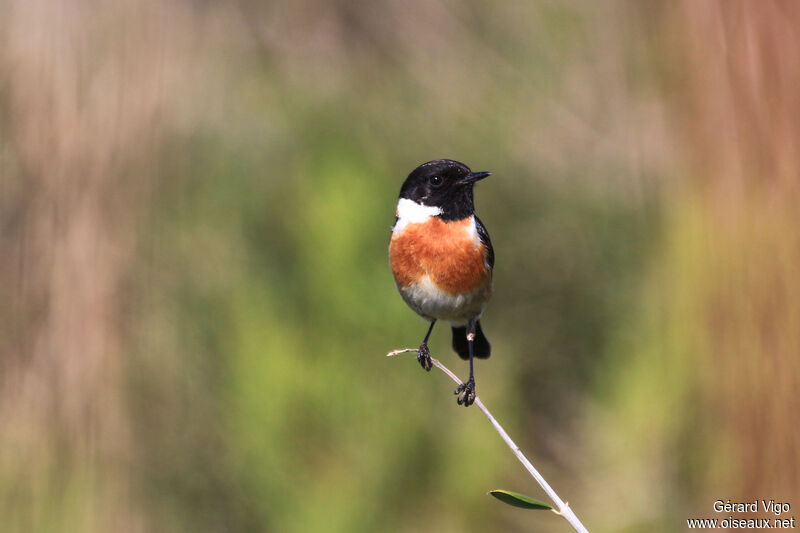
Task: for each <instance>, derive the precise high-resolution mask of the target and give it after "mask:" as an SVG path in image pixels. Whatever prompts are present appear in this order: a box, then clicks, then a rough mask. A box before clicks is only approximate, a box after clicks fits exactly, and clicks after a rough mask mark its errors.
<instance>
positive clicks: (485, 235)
mask: <svg viewBox="0 0 800 533" xmlns="http://www.w3.org/2000/svg"><path fill="white" fill-rule="evenodd" d="M475 227H476V228H477V229H478V238H479V239H480V240H481V242H482V243H483V245H484V246H486V264H487V265H489V269H493V268H494V248H492V239H490V238H489V232H488V231H486V226H484V225H483V222H481V219H479V218H478V216H477V215H476V216H475Z"/></svg>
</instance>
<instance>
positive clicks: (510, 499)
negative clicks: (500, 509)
mask: <svg viewBox="0 0 800 533" xmlns="http://www.w3.org/2000/svg"><path fill="white" fill-rule="evenodd" d="M489 494H491V495H492V496H494V497H495V498H497V499H498V500H500V501H501V502H503V503H507V504H508V505H513V506H514V507H522V508H523V509H538V510H544V511H546V510H551V509H553V506H552V505H547V504H546V503H544V502H540V501H539V500H534V499H533V498H529V497H527V496H525V495H524V494H520V493H518V492H511V491H510V490H500V489H495V490H490V491H489Z"/></svg>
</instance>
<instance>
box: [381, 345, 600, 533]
mask: <svg viewBox="0 0 800 533" xmlns="http://www.w3.org/2000/svg"><path fill="white" fill-rule="evenodd" d="M409 352H414V353H416V352H417V350H416V348H403V349H401V350H394V351H391V352H389V353H387V354H386V357H391V356H393V355H400V354H402V353H409ZM431 361H432V362H433V366H435V367H436V368H438V369H439V370H441V371H442V372H444V373H445V374H447V375H448V376H450V379H452V380H453V381H455V382H456V383H458V384H459V385H461V383H462V382H461V380H460V379H458V376H456V375H455V374H453V373H452V372H451V371H450V369H449V368H447V367H446V366H444V365H443V364H442V363H440V362H439V360H438V359H434V358H433V357H431ZM475 405H477V406H478V408H479V409H480V410H481V411H483V414H485V415H486V418H488V419H489V422H491V423H492V426H494V429H495V430H496V431H497V433H499V434H500V436H501V437H502V438H503V440H504V441H505V442H506V444H507V445H508V447H509V448H511V451H512V452H514V455H516V456H517V459H519V461H520V462H521V463H522V464H523V466H525V469H526V470H527V471H528V472H530V474H531V476H533V479H535V480H536V482H537V483H538V484H539V486H540V487H542V489H543V490H544V491H545V492H546V493H547V495H548V496H549V497H550V499H551V500H553V503H555V504H556V508H555V509H553V512H554V513H556V514H558V515H561V516H563V517H564V519H565V520H566V521H567V522H569V524H570V525H571V526H572V527H573V528H574V529H575V531H578V532H579V533H589V532H588V530H587V529H586V528H585V527H584V526H583V524H581V521H580V520H578V517H577V516H575V513H573V512H572V509H571V508H570V507H569V504H568V503H565V502H564V501H563V500H562V499H561V498H559V497H558V494H556V491H554V490H553V488H552V487H551V486H550V484H549V483H548V482H547V481H545V479H544V478H543V477H542V475H541V474H540V473H539V471H538V470H536V468H534V466H533V465H532V464H531V462H530V461H528V458H527V457H525V455H524V454H523V453H522V451H521V450H520V449H519V446H517V445H516V444H515V443H514V441H513V440H511V437H509V436H508V433H506V430H504V429H503V426H501V425H500V423H499V422H498V421H497V420H496V419H495V417H493V416H492V413H490V412H489V410H488V409H487V408H486V406H485V405H483V402H482V401H481V399H480V398H477V397H476V398H475Z"/></svg>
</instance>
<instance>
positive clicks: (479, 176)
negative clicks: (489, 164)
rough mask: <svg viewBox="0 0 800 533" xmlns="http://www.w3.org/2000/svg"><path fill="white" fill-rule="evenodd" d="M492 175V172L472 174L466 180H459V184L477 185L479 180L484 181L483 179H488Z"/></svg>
mask: <svg viewBox="0 0 800 533" xmlns="http://www.w3.org/2000/svg"><path fill="white" fill-rule="evenodd" d="M491 175H492V173H491V172H471V173H470V174H469V175H468V176H467V177H466V178H462V179H460V180H458V182H457V183H458V184H459V185H467V184H470V183H475V182H476V181H478V180H482V179H483V178H488V177H489V176H491Z"/></svg>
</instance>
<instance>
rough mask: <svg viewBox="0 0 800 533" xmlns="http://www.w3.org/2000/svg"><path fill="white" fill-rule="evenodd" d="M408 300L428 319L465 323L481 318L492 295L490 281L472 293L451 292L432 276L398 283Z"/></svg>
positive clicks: (412, 306) (415, 309)
mask: <svg viewBox="0 0 800 533" xmlns="http://www.w3.org/2000/svg"><path fill="white" fill-rule="evenodd" d="M398 289H399V290H400V294H401V295H402V296H403V299H404V300H405V301H406V303H407V304H408V305H409V307H411V308H412V309H413V310H414V311H416V312H417V313H418V314H420V315H422V316H423V317H425V318H428V319H437V320H445V321H447V322H450V324H451V325H453V326H463V325H465V324H466V323H467V322H468V321H469V320H471V319H474V318H479V317H480V316H481V313H482V312H483V308H484V307H485V306H486V302H488V301H489V298H490V297H491V295H492V286H491V284H487V285H486V286H484V287H481V288H479V289H477V290H475V291H473V292H471V293H469V294H462V295H457V294H450V293H448V292H444V291H442V290H440V289H438V288H437V287H436V286H435V285H434V284H433V282H432V281H431V279H430V278H429V277H428V276H423V277H422V279H421V280H420V281H418V282H417V283H412V284H411V285H409V286H408V287H398Z"/></svg>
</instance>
